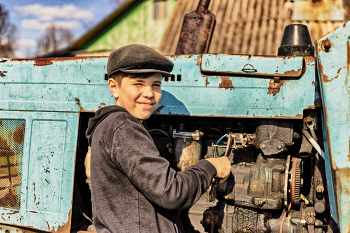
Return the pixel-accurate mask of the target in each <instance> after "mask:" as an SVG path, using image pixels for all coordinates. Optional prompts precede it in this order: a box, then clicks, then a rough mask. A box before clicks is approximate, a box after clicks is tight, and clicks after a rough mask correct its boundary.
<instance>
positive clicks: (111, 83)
mask: <svg viewBox="0 0 350 233" xmlns="http://www.w3.org/2000/svg"><path fill="white" fill-rule="evenodd" d="M108 87H109V91H110V92H111V93H112V95H113V96H114V98H116V99H118V98H119V87H118V83H117V81H115V80H114V79H113V78H110V79H108Z"/></svg>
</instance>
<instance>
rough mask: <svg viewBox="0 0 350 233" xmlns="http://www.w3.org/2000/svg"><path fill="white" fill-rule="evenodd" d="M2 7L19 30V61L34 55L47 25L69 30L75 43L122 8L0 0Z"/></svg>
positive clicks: (112, 0) (75, 0) (73, 0)
mask: <svg viewBox="0 0 350 233" xmlns="http://www.w3.org/2000/svg"><path fill="white" fill-rule="evenodd" d="M119 2H122V0H119ZM0 4H1V5H2V6H3V7H4V9H5V10H6V11H7V12H9V15H10V17H9V21H10V23H12V24H13V25H15V27H16V29H17V33H16V36H15V37H16V47H17V48H16V50H15V56H16V57H17V58H24V57H31V56H35V53H36V46H37V40H38V39H39V38H40V37H41V36H42V35H43V33H44V31H45V28H46V27H47V26H48V25H51V24H55V25H57V26H60V27H64V28H68V29H70V30H71V32H72V33H73V35H74V41H75V40H77V39H79V38H80V37H81V36H83V35H84V34H85V33H86V32H87V31H88V30H89V29H90V28H92V27H94V26H96V25H97V24H98V23H99V22H101V21H102V20H103V19H104V18H105V17H107V16H108V15H109V14H111V13H112V12H113V11H114V10H115V9H117V7H118V5H119V4H118V0H0Z"/></svg>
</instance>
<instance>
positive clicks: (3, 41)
mask: <svg viewBox="0 0 350 233" xmlns="http://www.w3.org/2000/svg"><path fill="white" fill-rule="evenodd" d="M8 17H9V14H8V12H7V11H6V10H5V9H4V7H3V6H2V5H1V4H0V57H13V56H14V42H15V33H16V28H15V26H14V25H12V24H11V23H10V22H9V18H8Z"/></svg>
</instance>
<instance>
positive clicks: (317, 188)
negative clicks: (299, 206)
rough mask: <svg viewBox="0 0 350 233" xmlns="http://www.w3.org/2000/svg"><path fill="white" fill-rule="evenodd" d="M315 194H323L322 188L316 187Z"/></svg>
mask: <svg viewBox="0 0 350 233" xmlns="http://www.w3.org/2000/svg"><path fill="white" fill-rule="evenodd" d="M316 192H318V193H323V192H324V187H323V186H321V185H319V186H317V187H316Z"/></svg>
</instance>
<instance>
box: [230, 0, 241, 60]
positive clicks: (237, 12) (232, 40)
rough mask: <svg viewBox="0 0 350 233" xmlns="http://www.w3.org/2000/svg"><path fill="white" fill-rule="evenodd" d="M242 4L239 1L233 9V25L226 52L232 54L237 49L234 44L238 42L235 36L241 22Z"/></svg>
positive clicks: (238, 0)
mask: <svg viewBox="0 0 350 233" xmlns="http://www.w3.org/2000/svg"><path fill="white" fill-rule="evenodd" d="M241 4H242V0H237V1H235V4H234V8H233V13H232V16H233V17H232V24H231V26H230V28H229V31H228V38H227V44H226V50H227V51H228V53H230V54H234V53H235V50H234V48H235V46H234V44H235V43H236V41H235V37H236V36H235V35H236V33H238V30H237V25H238V24H239V23H240V21H241V20H240V10H241Z"/></svg>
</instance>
